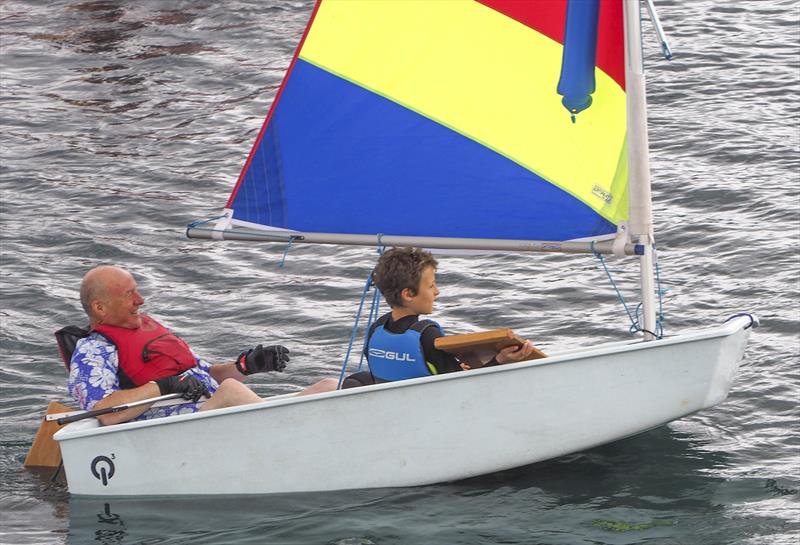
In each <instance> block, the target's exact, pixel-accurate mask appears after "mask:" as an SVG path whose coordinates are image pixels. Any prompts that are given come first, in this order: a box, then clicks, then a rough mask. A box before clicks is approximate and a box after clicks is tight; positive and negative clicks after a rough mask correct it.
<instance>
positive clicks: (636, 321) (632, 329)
mask: <svg viewBox="0 0 800 545" xmlns="http://www.w3.org/2000/svg"><path fill="white" fill-rule="evenodd" d="M591 248H592V253H593V254H594V256H595V257H596V258H597V259H599V260H600V264H601V265H603V269H605V271H606V276H608V280H609V281H610V282H611V285H612V286H613V287H614V290H615V291H616V292H617V297H619V300H620V302H621V303H622V306H623V307H624V308H625V313H626V314H627V315H628V319H630V321H631V327H630V328H629V329H628V332H629V333H630V334H631V335H633V334H634V333H636V332H637V331H641V328H640V327H639V310H638V308H637V309H636V318H635V319H634V317H633V316H631V311H630V310H628V305H627V304H625V298H624V297H623V296H622V292H620V291H619V288H618V287H617V283H616V282H614V279H613V278H612V277H611V272H609V270H608V266H607V265H606V260H605V259H603V254H601V253H600V252H598V251H597V250H595V249H594V241H592V244H591ZM640 306H641V305H640Z"/></svg>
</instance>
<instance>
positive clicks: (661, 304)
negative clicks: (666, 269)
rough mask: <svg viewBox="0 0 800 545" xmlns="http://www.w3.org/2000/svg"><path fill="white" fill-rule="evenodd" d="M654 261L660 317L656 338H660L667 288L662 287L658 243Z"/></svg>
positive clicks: (657, 323)
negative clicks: (664, 296)
mask: <svg viewBox="0 0 800 545" xmlns="http://www.w3.org/2000/svg"><path fill="white" fill-rule="evenodd" d="M653 261H655V263H656V293H657V294H658V317H657V318H656V338H657V339H660V338H662V337H663V336H664V325H663V322H664V302H663V298H662V296H663V295H664V294H665V293H666V292H667V290H666V289H662V288H661V267H660V266H659V264H658V253H657V252H656V245H655V244H653Z"/></svg>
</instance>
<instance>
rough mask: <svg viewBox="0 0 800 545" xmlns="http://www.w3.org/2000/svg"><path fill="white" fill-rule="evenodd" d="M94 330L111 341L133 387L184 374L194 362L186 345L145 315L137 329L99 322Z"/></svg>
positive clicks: (124, 374)
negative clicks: (100, 323)
mask: <svg viewBox="0 0 800 545" xmlns="http://www.w3.org/2000/svg"><path fill="white" fill-rule="evenodd" d="M93 331H97V332H98V333H101V334H102V335H103V336H105V337H106V338H108V340H110V341H111V342H112V343H114V345H115V346H116V348H117V354H118V356H119V370H120V372H121V373H120V374H121V375H122V376H125V377H127V378H128V379H130V381H131V382H132V383H133V384H134V385H135V386H141V385H142V384H146V383H147V382H149V381H151V380H156V379H159V378H162V377H169V376H172V375H177V374H180V373H183V372H184V371H186V370H187V369H191V368H192V367H194V366H195V365H196V364H197V362H196V361H195V358H194V354H192V350H191V349H190V348H189V345H188V344H186V343H185V342H184V341H183V340H182V339H180V338H179V337H178V336H177V335H175V334H173V333H172V332H171V331H170V330H169V329H167V328H166V327H164V326H163V325H161V324H160V323H158V322H157V321H155V320H154V319H152V318H150V317H149V316H146V315H142V325H141V327H138V328H136V329H128V328H125V327H117V326H111V325H98V326H95V327H94V329H93ZM121 382H122V381H121Z"/></svg>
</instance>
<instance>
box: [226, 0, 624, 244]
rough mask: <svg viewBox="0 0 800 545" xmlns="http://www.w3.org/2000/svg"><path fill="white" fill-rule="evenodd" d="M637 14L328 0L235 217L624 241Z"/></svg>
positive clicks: (235, 203)
mask: <svg viewBox="0 0 800 545" xmlns="http://www.w3.org/2000/svg"><path fill="white" fill-rule="evenodd" d="M568 12H569V13H568ZM568 15H569V17H568ZM622 17H623V15H622V0H602V1H601V0H578V1H574V0H547V1H535V2H534V1H531V2H519V1H515V0H481V1H475V0H448V1H429V0H371V1H369V2H365V1H360V0H321V1H319V2H318V3H317V5H316V7H315V10H314V13H313V15H312V18H311V21H310V23H309V25H308V28H307V29H306V34H305V36H304V38H303V41H302V42H301V44H300V46H299V47H298V50H297V52H296V54H295V58H294V59H293V61H292V65H291V66H290V69H289V71H288V73H287V75H286V78H285V80H284V82H283V85H282V86H281V90H280V91H279V94H278V96H277V97H276V99H275V101H274V103H273V106H272V108H271V110H270V112H269V115H268V116H267V119H266V121H265V124H264V127H263V128H262V130H261V132H260V134H259V136H258V139H257V141H256V143H255V145H254V147H253V150H252V152H251V154H250V156H249V158H248V160H247V162H246V164H245V166H244V168H243V170H242V173H241V175H240V177H239V180H238V182H237V184H236V187H235V189H234V191H233V193H232V195H231V197H230V199H229V201H228V204H227V207H228V208H229V209H231V210H232V218H233V223H234V224H238V225H247V226H251V227H252V226H269V227H278V228H283V229H290V230H294V231H300V232H314V233H342V234H360V235H378V234H383V235H401V236H412V237H463V238H483V239H486V238H488V239H507V240H519V239H522V240H552V241H565V240H574V239H583V238H603V237H606V236H608V235H613V234H614V233H615V232H616V231H617V227H618V225H619V224H620V222H622V221H625V220H626V219H627V216H628V202H627V146H626V105H625V102H626V97H625V76H624V46H623V20H622ZM565 30H566V33H565ZM565 42H566V45H565ZM573 118H574V119H573Z"/></svg>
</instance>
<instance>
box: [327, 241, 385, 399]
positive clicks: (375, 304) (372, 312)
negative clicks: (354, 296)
mask: <svg viewBox="0 0 800 545" xmlns="http://www.w3.org/2000/svg"><path fill="white" fill-rule="evenodd" d="M382 239H383V235H382V234H380V233H378V247H377V250H378V255H383V251H384V250H385V249H386V248H385V246H384V245H383V241H382ZM373 285H374V284H373V283H372V273H370V274H369V275H368V276H367V282H366V284H364V290H363V291H362V292H361V301H360V302H359V304H358V311H357V312H356V318H355V321H354V323H353V329H352V330H351V331H350V342H349V343H348V344H347V352H346V353H345V355H344V361H343V362H342V371H341V373H339V385H338V386H337V388H341V387H342V382H344V374H345V372H346V370H347V362H348V361H349V360H350V353H351V352H352V351H353V343H354V342H355V340H356V333H357V332H358V323H359V322H360V321H361V312H362V310H363V309H364V301H365V300H366V298H367V293H369V289H370V287H371V286H373ZM380 295H381V294H380V290H378V288H377V286H376V287H375V292H374V293H373V295H372V303H371V304H370V309H369V317H368V318H367V326H366V331H369V328H370V326H371V325H372V322H373V320H374V319H375V317H376V316H377V315H378V311H379V309H380V304H381V298H380ZM366 344H367V335H366V333H365V334H364V344H363V345H362V349H361V357H360V358H359V361H358V370H359V371H361V367H362V366H363V365H364V348H365V347H366Z"/></svg>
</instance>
